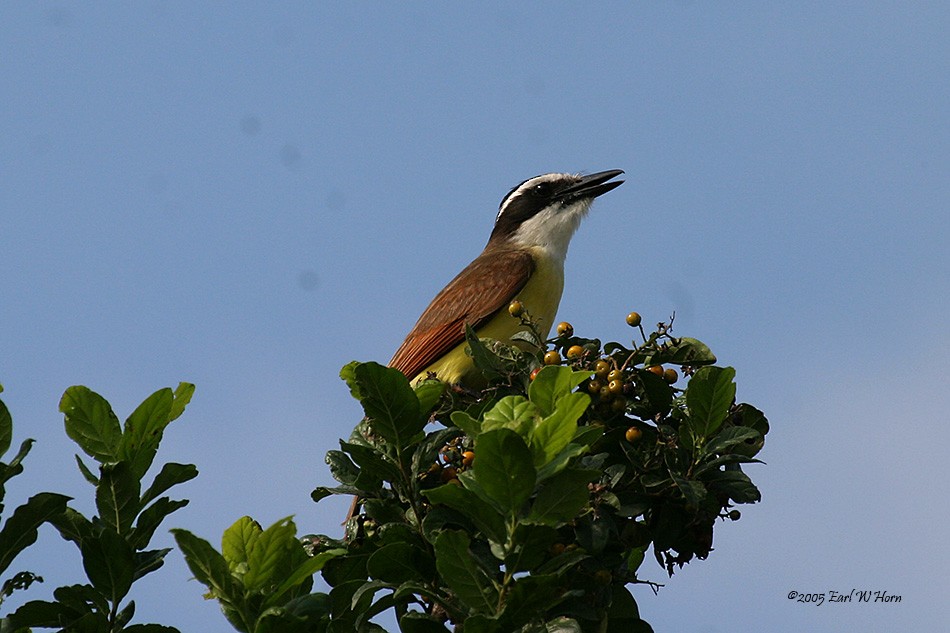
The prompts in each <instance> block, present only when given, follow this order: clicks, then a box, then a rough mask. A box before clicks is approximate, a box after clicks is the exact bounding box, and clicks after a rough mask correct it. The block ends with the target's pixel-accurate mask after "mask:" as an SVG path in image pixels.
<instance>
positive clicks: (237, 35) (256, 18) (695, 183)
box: [0, 1, 950, 633]
mask: <svg viewBox="0 0 950 633" xmlns="http://www.w3.org/2000/svg"><path fill="white" fill-rule="evenodd" d="M948 32H950V8H948V7H947V5H946V4H944V3H939V2H910V3H906V2H845V3H842V2H820V3H819V2H798V3H781V4H779V3H739V2H729V3H697V2H684V1H681V2H649V3H628V2H616V3H599V4H596V5H595V4H586V3H585V4H583V5H582V4H579V3H546V4H541V3H523V4H518V5H515V4H512V3H490V2H489V3H477V4H467V5H465V6H455V5H453V6H449V5H441V6H439V7H438V8H436V7H435V6H433V5H428V6H424V5H422V4H416V5H406V4H402V3H387V4H383V3H345V4H344V3H339V4H338V5H331V4H330V3H282V4H281V5H280V6H277V5H273V4H267V5H264V4H261V5H256V4H251V3H232V4H227V5H226V4H224V3H211V2H208V3H189V2H142V3H116V2H108V3H95V4H92V3H83V4H80V3H68V2H33V3H4V4H3V5H2V6H0V94H2V96H0V382H2V383H3V385H4V387H5V389H6V391H5V392H4V394H3V398H4V400H5V402H6V403H7V405H8V406H9V408H10V409H11V411H12V413H13V417H14V425H15V436H14V439H15V442H19V441H20V440H22V439H23V438H25V437H27V436H29V437H34V438H36V439H37V440H38V442H37V444H36V446H35V448H34V450H33V452H32V453H31V454H30V456H29V459H28V461H27V463H26V473H25V474H24V475H23V476H21V477H19V478H17V479H15V480H14V481H13V482H11V484H10V485H9V486H8V494H7V505H8V508H12V507H14V506H15V505H16V504H18V503H21V502H22V501H23V500H25V499H26V498H27V497H28V496H30V495H31V494H33V493H35V492H37V491H39V490H56V491H60V492H64V493H66V494H70V495H72V496H74V497H76V498H77V501H76V502H75V504H76V506H77V507H79V508H82V509H84V510H90V509H91V497H92V495H91V488H89V487H88V485H87V484H85V483H84V482H83V481H82V480H81V477H80V476H79V473H78V472H77V471H76V468H75V464H74V462H73V461H72V454H73V453H74V452H75V451H74V445H72V444H71V442H70V441H69V440H68V439H67V438H66V437H65V434H64V433H63V425H62V417H61V416H60V415H59V414H58V412H57V404H58V401H59V397H60V395H61V394H62V392H63V390H64V389H65V388H66V387H68V386H69V385H72V384H85V385H87V386H89V387H90V388H92V389H93V390H95V391H98V392H99V393H101V394H102V395H104V396H105V397H106V398H107V399H109V400H110V402H112V404H113V407H114V408H115V410H116V412H117V413H118V414H119V416H120V418H122V419H124V417H125V416H127V415H128V414H129V413H130V412H131V411H132V409H133V408H134V407H135V406H136V405H137V404H138V402H140V401H141V400H142V399H144V398H145V397H146V396H147V395H148V394H150V393H151V392H152V391H154V390H156V389H158V388H161V387H164V386H174V385H176V384H177V383H178V382H179V381H182V380H184V381H189V382H194V383H196V384H197V393H196V395H195V398H194V400H193V402H192V404H191V405H190V407H189V408H188V410H187V412H186V413H185V415H184V416H183V417H182V418H181V419H179V420H178V421H177V422H175V423H174V424H173V425H172V426H171V427H170V428H169V429H168V431H167V433H166V439H165V442H164V444H163V448H162V452H161V453H160V454H159V459H164V460H165V461H178V462H186V463H189V462H190V463H195V464H197V465H198V468H199V470H200V471H201V474H200V476H199V477H198V479H196V480H194V481H193V482H191V483H189V484H187V485H185V486H183V487H181V488H180V492H179V494H180V495H182V496H185V497H187V498H189V499H191V500H192V501H191V505H190V506H188V507H187V508H185V509H184V510H182V511H180V512H179V513H177V514H175V515H173V516H172V518H171V519H170V521H169V524H168V527H183V528H186V529H189V530H191V531H193V532H195V533H197V534H199V535H201V536H203V537H205V538H208V539H209V540H212V541H217V540H218V539H219V538H220V534H221V532H222V531H223V530H224V529H225V528H226V527H228V526H229V525H230V524H231V523H232V522H233V521H234V520H235V519H237V518H238V517H240V516H242V515H244V514H249V515H251V516H253V517H254V518H256V519H258V520H259V521H261V522H262V523H264V524H270V523H272V522H274V521H276V520H278V519H280V518H282V517H284V516H287V515H290V514H294V515H296V520H297V523H298V525H299V526H300V528H301V531H302V532H325V533H330V534H337V533H339V530H340V528H339V522H340V520H341V518H342V516H343V514H345V511H346V508H345V506H346V502H345V501H344V500H342V499H340V500H332V501H324V502H321V504H320V505H319V506H318V505H314V504H313V503H311V502H310V501H309V496H308V495H309V492H310V490H312V489H313V488H314V487H315V486H317V485H321V484H328V483H330V481H331V480H330V477H329V474H328V472H327V470H326V468H325V466H324V463H323V455H324V453H325V452H326V451H327V450H328V449H330V448H334V447H335V446H336V441H337V438H339V437H345V436H347V435H348V434H349V432H350V429H351V428H352V426H353V425H354V424H355V423H356V422H357V420H358V419H359V415H360V411H359V408H358V405H357V404H356V403H355V402H353V401H351V400H350V399H349V395H348V392H347V390H346V388H345V387H344V385H343V384H342V383H341V382H340V381H339V379H338V378H337V372H338V370H339V368H340V367H341V366H342V365H343V364H345V363H346V362H348V361H350V360H352V359H360V360H379V361H383V362H385V361H386V360H388V359H389V357H390V355H391V354H392V352H393V350H394V349H395V348H396V347H397V346H398V344H399V343H400V342H401V340H402V338H403V336H404V335H405V333H406V332H407V331H408V329H409V328H410V327H411V326H412V324H413V323H414V321H415V319H416V317H417V316H418V314H419V313H420V312H421V310H422V309H423V308H424V307H425V305H426V303H427V302H428V300H429V299H430V298H431V297H432V295H433V294H434V293H435V292H436V291H437V290H438V289H439V288H441V287H442V285H443V284H444V283H445V282H446V281H448V279H449V278H451V277H452V276H453V275H454V274H455V272H456V271H457V270H459V269H460V268H461V267H462V266H464V265H465V264H466V263H467V262H468V261H469V260H470V259H471V258H472V257H474V256H475V255H477V253H478V252H479V251H480V250H481V248H482V246H483V245H484V242H485V240H486V239H487V236H488V233H489V232H490V229H491V223H492V220H493V218H494V214H495V212H496V210H497V204H498V201H499V200H500V199H501V197H502V195H503V194H504V193H505V192H507V191H508V189H509V188H510V187H511V186H512V185H514V184H516V183H518V182H520V181H521V180H523V179H525V178H527V177H530V176H533V175H536V174H538V173H542V172H547V171H587V172H592V171H599V170H604V169H614V168H620V169H624V170H625V171H626V172H627V175H626V180H627V182H626V184H624V185H623V186H622V187H620V188H619V189H617V190H615V191H613V192H611V193H610V194H608V195H607V196H605V197H604V198H603V199H601V200H599V201H598V202H597V204H596V205H595V207H594V209H593V212H592V213H591V215H590V216H589V217H588V218H587V219H586V220H585V222H584V225H583V226H582V227H581V229H580V231H579V233H578V235H577V236H576V237H575V239H574V241H573V244H572V247H571V252H570V254H569V256H568V262H567V283H566V287H565V293H564V298H563V300H562V302H561V309H560V312H559V316H560V318H564V319H568V320H570V321H571V322H572V323H573V324H574V326H575V329H576V330H577V332H578V333H579V334H582V335H592V336H598V337H601V338H604V339H611V338H615V339H620V338H621V337H624V336H627V335H628V332H629V330H628V328H627V327H626V325H625V324H624V323H623V318H624V315H626V314H627V312H629V311H630V310H632V309H636V310H637V311H639V312H640V313H642V314H643V315H644V317H645V319H646V320H647V322H650V323H652V322H656V321H659V320H663V319H665V318H667V317H668V316H669V314H670V313H671V312H672V311H673V310H675V311H676V315H677V316H676V324H675V332H677V333H679V334H680V335H689V336H695V337H697V338H700V339H701V340H703V341H705V342H706V343H707V344H709V345H710V346H711V347H712V348H713V350H714V351H715V352H716V353H717V355H718V357H719V358H720V361H721V363H722V364H728V365H731V366H734V367H735V368H736V369H737V381H738V385H739V397H740V398H741V399H743V400H745V401H748V402H751V403H753V404H755V405H757V406H759V407H760V408H762V409H763V410H764V411H765V412H766V414H767V415H768V416H769V418H770V420H771V423H772V430H771V433H770V434H769V438H768V442H767V445H766V448H765V451H764V453H763V454H762V455H761V456H762V457H763V458H764V459H765V460H766V461H767V462H768V465H767V466H755V467H752V468H750V469H749V470H750V472H751V474H752V477H753V479H754V480H755V481H756V482H757V483H758V484H759V486H760V488H761V490H762V492H763V502H762V503H761V504H758V505H757V506H753V507H748V508H744V509H743V518H742V519H741V520H740V521H739V522H737V523H734V524H728V525H721V526H720V528H719V529H717V532H716V541H715V551H714V552H713V553H712V555H711V557H710V558H709V560H707V561H704V562H696V563H692V564H690V565H689V566H687V567H686V568H685V569H684V570H683V571H682V572H681V573H678V574H677V575H676V576H675V577H674V578H673V579H671V580H670V581H668V582H667V583H666V584H667V586H666V588H664V589H663V590H661V591H660V593H659V595H658V596H654V595H653V594H652V593H651V592H650V591H649V590H647V589H646V588H642V589H639V590H638V591H637V593H636V596H637V598H638V600H639V603H640V609H641V613H642V615H643V617H644V618H645V619H647V620H648V621H649V622H651V623H652V624H653V626H654V628H655V629H656V630H657V631H658V632H659V631H678V630H696V631H704V632H709V633H712V632H717V631H727V630H728V631H760V630H768V631H800V630H821V631H832V630H869V631H875V630H880V631H883V630H896V629H898V628H906V626H907V625H908V624H910V623H913V624H914V628H916V629H917V630H938V629H939V628H941V627H940V625H941V624H943V625H945V623H946V613H945V612H943V611H942V608H941V607H939V605H940V604H945V601H946V594H947V590H948V589H950V585H948V583H947V567H948V563H950V548H948V547H947V545H946V537H945V536H944V532H945V526H946V524H947V522H948V519H950V510H948V507H950V506H948V504H947V499H948V498H950V484H948V480H947V479H948V477H947V475H948V468H947V461H948V460H947V448H946V447H947V445H948V442H947V440H948V432H947V424H948V420H947V410H948V409H950V397H948V388H947V384H948V377H950V375H948V373H950V372H948V370H947V366H946V358H947V357H948V354H950V334H948V328H947V326H946V318H945V315H946V313H947V310H948V309H950V299H948V297H950V293H948V286H950V284H948V279H950V249H948V247H947V244H948V242H950V230H948V212H947V208H948V202H950V178H948V177H947V175H948V166H950V125H948V113H950V82H948V77H950V39H948V38H947V36H946V34H947V33H948ZM160 539H162V542H164V543H165V544H168V545H170V544H171V539H170V537H169V536H168V535H160ZM41 543H42V544H43V548H42V552H36V553H31V555H30V556H28V557H24V558H22V559H18V563H19V567H26V568H29V569H32V570H33V571H36V572H38V573H40V574H41V575H43V576H44V577H46V579H47V582H46V583H44V585H40V586H37V587H35V588H34V589H33V590H31V592H29V593H28V594H26V595H25V596H24V597H25V598H45V597H47V596H48V595H49V592H51V591H52V589H53V588H54V587H55V586H57V585H58V584H64V583H72V582H78V581H79V580H80V579H81V565H80V562H79V557H78V553H76V552H75V551H73V549H72V547H71V545H68V544H66V543H64V542H63V541H61V539H59V537H58V536H57V535H56V534H55V533H54V532H52V531H51V530H46V531H44V532H43V533H42V534H41ZM646 569H647V571H650V570H649V568H648V567H647V568H646ZM189 575H190V574H189V573H188V571H187V569H186V568H185V566H184V563H183V562H182V560H181V558H180V556H179V555H178V554H177V553H173V554H171V555H170V556H169V563H168V564H167V565H166V567H165V568H164V569H162V570H161V571H159V572H158V573H155V574H153V575H151V576H149V577H147V578H146V579H144V580H143V581H142V582H141V587H140V588H139V589H137V590H136V592H135V593H134V596H133V597H134V598H135V599H136V602H137V607H138V608H137V618H136V620H137V621H157V622H160V623H163V624H169V625H174V626H177V627H178V628H180V629H181V630H182V631H209V630H220V631H224V630H229V629H228V627H227V625H226V623H225V621H224V620H223V618H221V617H220V615H219V613H218V610H217V607H216V605H215V604H213V603H209V602H205V601H203V600H202V599H201V593H202V588H201V586H200V585H198V584H197V583H196V582H193V581H192V582H188V581H187V578H188V577H189ZM651 577H652V578H653V579H654V580H658V581H664V574H663V573H662V570H661V569H660V568H659V567H656V568H655V569H653V570H652V574H651ZM852 588H857V589H859V590H860V589H872V590H886V591H887V592H888V593H891V594H897V595H901V596H902V602H901V603H900V604H896V605H895V604H886V605H882V604H877V605H873V604H872V605H867V604H851V605H828V604H826V605H823V606H820V607H815V606H812V605H805V604H797V603H794V602H792V601H789V600H788V599H787V595H788V593H789V591H792V590H795V591H799V592H822V591H824V592H827V591H830V590H832V589H833V590H836V591H839V592H847V591H850V589H852ZM21 600H22V598H21ZM8 604H10V605H11V606H15V605H16V604H18V602H16V601H11V602H8Z"/></svg>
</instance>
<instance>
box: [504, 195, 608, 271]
mask: <svg viewBox="0 0 950 633" xmlns="http://www.w3.org/2000/svg"><path fill="white" fill-rule="evenodd" d="M592 202H593V200H592V199H585V200H578V201H577V202H573V203H571V204H569V205H565V206H561V205H559V204H554V205H551V206H549V207H548V208H546V209H544V210H542V211H541V212H540V213H538V214H536V215H534V216H533V217H531V218H528V219H527V220H525V221H524V222H522V223H521V226H519V227H518V229H517V230H516V231H515V232H514V234H513V235H512V236H511V241H512V242H513V243H515V244H518V245H520V246H525V247H528V248H538V249H541V250H543V251H544V252H545V254H546V255H548V256H549V257H551V258H552V259H554V260H556V261H557V262H560V263H562V264H563V262H564V259H565V257H567V247H568V246H569V245H570V243H571V238H572V237H573V236H574V232H575V231H577V227H578V226H580V223H581V220H582V219H583V217H584V216H585V215H587V212H588V211H589V210H590V205H591V203H592Z"/></svg>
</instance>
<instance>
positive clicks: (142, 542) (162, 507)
mask: <svg viewBox="0 0 950 633" xmlns="http://www.w3.org/2000/svg"><path fill="white" fill-rule="evenodd" d="M186 505H188V500H187V499H181V500H179V501H172V500H171V499H169V498H168V497H160V498H159V499H156V500H155V503H153V504H152V505H150V506H149V507H147V508H145V510H143V511H142V513H141V514H140V515H139V517H138V519H137V520H136V521H135V529H133V530H132V535H131V537H130V538H129V542H130V543H132V546H133V547H134V548H135V549H137V550H140V549H145V548H146V547H148V543H149V541H151V540H152V535H153V534H155V530H157V529H158V526H159V525H161V523H162V521H164V520H165V517H167V516H168V515H169V514H171V513H172V512H175V511H176V510H180V509H181V508H184V507H185V506H186Z"/></svg>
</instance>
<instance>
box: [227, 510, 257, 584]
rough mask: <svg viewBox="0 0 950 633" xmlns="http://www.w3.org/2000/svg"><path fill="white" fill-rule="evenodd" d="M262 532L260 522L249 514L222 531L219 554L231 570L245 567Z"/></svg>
mask: <svg viewBox="0 0 950 633" xmlns="http://www.w3.org/2000/svg"><path fill="white" fill-rule="evenodd" d="M263 532H264V528H262V527H261V524H260V523H258V522H257V521H255V520H254V519H252V518H251V517H249V516H243V517H241V518H240V519H238V520H237V521H235V522H234V523H232V524H231V527H229V528H228V529H226V530H225V531H224V534H223V535H222V536H221V554H222V555H223V556H224V560H226V561H227V562H228V568H229V569H230V570H231V571H232V572H234V571H235V570H237V569H241V570H245V569H246V568H247V561H248V558H249V556H250V552H251V550H252V549H254V544H255V543H256V542H257V539H259V538H260V536H261V534H262V533H263Z"/></svg>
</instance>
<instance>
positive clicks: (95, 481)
mask: <svg viewBox="0 0 950 633" xmlns="http://www.w3.org/2000/svg"><path fill="white" fill-rule="evenodd" d="M76 465H77V466H78V467H79V472H80V473H81V474H82V477H83V479H85V480H86V481H88V482H89V483H91V484H92V485H93V486H98V485H99V478H98V477H96V476H95V475H94V474H93V473H92V471H91V470H89V467H88V466H86V463H85V462H84V461H82V457H80V456H79V455H76Z"/></svg>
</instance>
